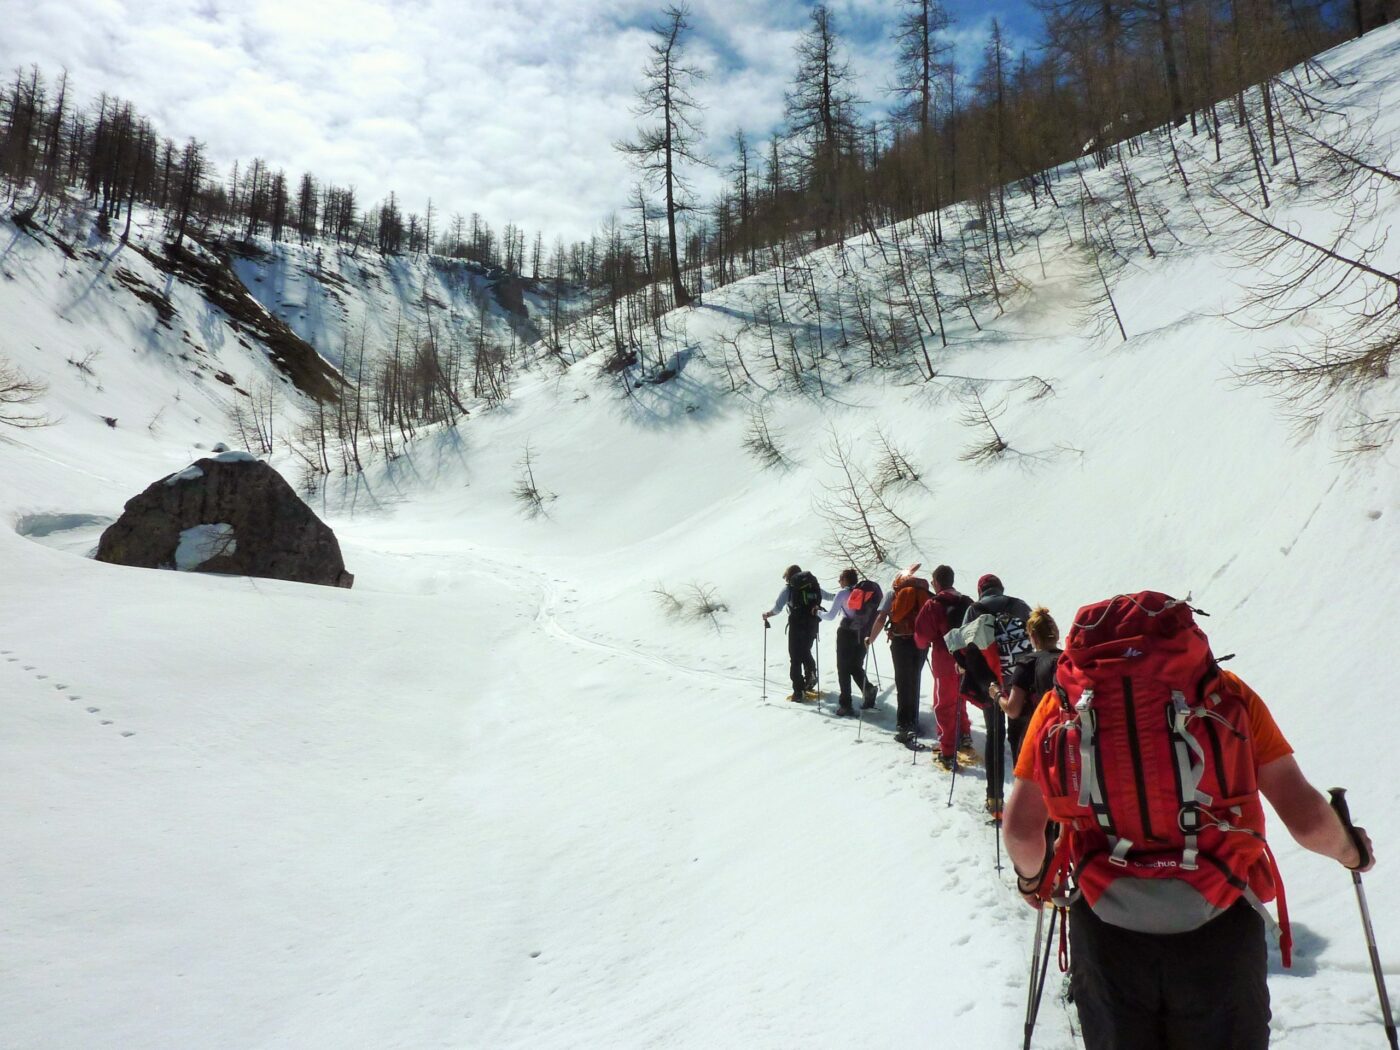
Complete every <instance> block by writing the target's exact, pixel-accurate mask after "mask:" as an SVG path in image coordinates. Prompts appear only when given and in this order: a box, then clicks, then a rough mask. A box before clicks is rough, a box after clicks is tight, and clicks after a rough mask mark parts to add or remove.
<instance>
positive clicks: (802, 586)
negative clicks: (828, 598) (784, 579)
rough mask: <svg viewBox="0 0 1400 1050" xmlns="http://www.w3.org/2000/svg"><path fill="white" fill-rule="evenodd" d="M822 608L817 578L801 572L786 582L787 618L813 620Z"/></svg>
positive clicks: (804, 571) (820, 591) (819, 585)
mask: <svg viewBox="0 0 1400 1050" xmlns="http://www.w3.org/2000/svg"><path fill="white" fill-rule="evenodd" d="M821 607H822V588H821V584H819V583H818V582H817V578H816V577H815V576H813V575H812V574H811V573H810V572H807V571H806V570H803V571H802V572H799V573H798V574H797V575H795V576H794V577H793V578H792V579H790V580H788V618H789V619H793V620H815V619H816V618H817V613H818V612H820V610H821Z"/></svg>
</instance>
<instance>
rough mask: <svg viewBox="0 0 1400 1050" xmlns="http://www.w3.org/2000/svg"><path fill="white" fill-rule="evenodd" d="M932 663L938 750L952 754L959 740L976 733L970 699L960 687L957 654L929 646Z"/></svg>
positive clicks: (930, 661)
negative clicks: (955, 659)
mask: <svg viewBox="0 0 1400 1050" xmlns="http://www.w3.org/2000/svg"><path fill="white" fill-rule="evenodd" d="M928 658H929V665H930V667H931V668H932V670H933V719H934V723H935V724H936V725H937V726H938V750H939V751H941V752H942V753H943V754H944V755H949V756H951V755H952V754H953V752H954V751H956V750H957V749H958V740H959V739H960V738H961V737H962V736H963V735H964V734H966V733H971V732H972V722H971V721H970V720H969V719H968V717H967V701H966V700H965V699H963V695H962V690H961V689H959V688H958V678H959V675H958V665H957V663H956V661H954V659H953V654H952V653H950V652H948V650H947V649H945V648H941V647H940V646H938V645H937V644H935V645H931V646H929V651H928Z"/></svg>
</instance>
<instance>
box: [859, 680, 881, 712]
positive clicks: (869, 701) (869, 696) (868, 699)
mask: <svg viewBox="0 0 1400 1050" xmlns="http://www.w3.org/2000/svg"><path fill="white" fill-rule="evenodd" d="M876 695H877V694H876V689H875V687H874V686H873V685H871V684H870V683H869V682H867V683H866V684H865V702H864V703H863V704H861V705H860V706H861V710H862V711H869V710H870V709H871V708H872V707H874V706H875V697H876Z"/></svg>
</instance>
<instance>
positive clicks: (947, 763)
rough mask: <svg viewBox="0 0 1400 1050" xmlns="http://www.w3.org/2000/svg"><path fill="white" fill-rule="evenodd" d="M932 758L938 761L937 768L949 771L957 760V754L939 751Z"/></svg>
mask: <svg viewBox="0 0 1400 1050" xmlns="http://www.w3.org/2000/svg"><path fill="white" fill-rule="evenodd" d="M933 760H934V761H935V762H937V763H938V768H939V769H941V770H943V771H944V772H945V773H951V772H952V770H953V766H954V764H956V762H957V756H956V755H945V754H943V753H942V752H939V753H938V754H937V755H934V757H933Z"/></svg>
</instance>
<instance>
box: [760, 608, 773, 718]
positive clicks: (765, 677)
mask: <svg viewBox="0 0 1400 1050" xmlns="http://www.w3.org/2000/svg"><path fill="white" fill-rule="evenodd" d="M772 629H773V625H772V624H771V623H769V622H768V621H767V620H764V621H763V697H762V700H763V702H764V703H765V704H766V703H768V632H769V631H771V630H772Z"/></svg>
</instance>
